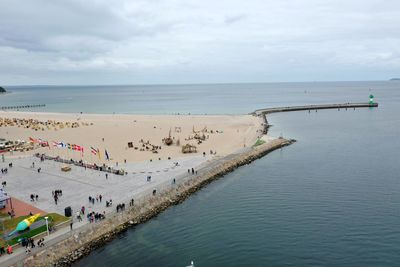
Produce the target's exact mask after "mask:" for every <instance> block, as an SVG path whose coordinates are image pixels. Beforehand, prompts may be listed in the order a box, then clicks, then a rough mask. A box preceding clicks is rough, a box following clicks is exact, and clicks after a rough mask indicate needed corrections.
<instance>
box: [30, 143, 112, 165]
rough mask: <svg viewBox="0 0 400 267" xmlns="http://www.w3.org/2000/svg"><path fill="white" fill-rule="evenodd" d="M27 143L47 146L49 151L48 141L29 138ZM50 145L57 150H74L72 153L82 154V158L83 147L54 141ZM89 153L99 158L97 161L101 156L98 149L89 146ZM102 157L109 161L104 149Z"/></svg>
mask: <svg viewBox="0 0 400 267" xmlns="http://www.w3.org/2000/svg"><path fill="white" fill-rule="evenodd" d="M29 141H31V142H32V143H35V144H39V145H41V146H47V147H49V149H50V145H49V142H48V141H44V140H42V139H40V138H38V139H36V138H32V137H29ZM52 145H53V147H57V148H65V149H70V150H74V151H79V152H81V153H82V156H83V152H84V148H83V146H80V145H76V144H70V143H64V142H56V141H53V143H52ZM90 152H91V153H92V154H93V155H95V156H96V155H97V156H98V157H99V159H101V156H100V154H101V153H100V150H99V149H98V148H97V149H96V148H94V147H92V146H91V147H90ZM104 155H105V158H106V160H110V156H109V155H108V152H107V150H106V149H105V150H104Z"/></svg>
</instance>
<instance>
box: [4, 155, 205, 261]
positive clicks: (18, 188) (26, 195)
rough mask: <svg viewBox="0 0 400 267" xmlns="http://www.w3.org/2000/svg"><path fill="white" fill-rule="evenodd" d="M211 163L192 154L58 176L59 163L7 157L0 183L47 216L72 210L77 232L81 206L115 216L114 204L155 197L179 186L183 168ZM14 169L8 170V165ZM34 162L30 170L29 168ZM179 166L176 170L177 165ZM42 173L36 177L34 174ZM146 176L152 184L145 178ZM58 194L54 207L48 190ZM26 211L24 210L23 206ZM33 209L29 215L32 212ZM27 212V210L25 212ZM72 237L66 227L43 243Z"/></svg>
mask: <svg viewBox="0 0 400 267" xmlns="http://www.w3.org/2000/svg"><path fill="white" fill-rule="evenodd" d="M209 160H210V156H206V157H203V156H202V155H194V156H192V157H185V158H179V159H171V160H156V161H153V162H150V161H149V162H141V163H134V164H122V165H121V164H120V166H119V167H120V168H123V169H124V170H125V171H126V172H128V175H124V176H121V175H115V174H110V173H108V177H107V178H106V175H105V172H100V171H97V170H91V169H86V170H85V168H82V167H78V166H72V170H71V171H70V172H62V171H61V167H62V166H64V164H61V163H58V162H54V161H44V162H41V161H40V159H38V158H36V157H32V156H29V157H21V158H7V157H6V161H5V162H4V163H3V162H1V163H0V168H8V173H7V174H0V182H3V181H6V182H7V185H6V186H5V190H6V192H7V193H8V194H9V195H10V196H12V197H13V198H16V199H17V200H18V201H23V202H25V203H28V204H30V205H32V206H33V207H36V208H37V209H40V210H43V211H45V212H47V213H50V212H56V213H59V214H62V215H64V209H65V207H68V206H71V207H72V210H73V216H72V218H73V222H74V223H73V228H74V229H77V228H82V227H85V225H87V224H89V222H88V220H87V219H86V218H83V221H82V222H78V221H77V219H76V217H75V212H76V211H78V210H80V208H81V207H82V206H85V209H86V212H85V214H87V212H92V211H94V212H103V211H105V212H106V216H107V215H108V214H111V213H115V209H116V205H117V204H118V203H125V205H126V206H129V201H130V199H132V198H133V199H139V198H140V197H142V196H145V195H149V194H151V192H152V191H153V190H154V189H157V191H158V192H160V191H161V190H163V189H164V188H167V187H171V186H172V182H173V179H174V178H175V179H176V182H177V183H178V182H182V181H184V179H185V178H187V177H190V176H192V174H190V175H188V169H191V168H195V169H198V168H201V166H204V165H206V163H207V162H208V161H209ZM11 162H12V164H13V167H11V168H10V167H9V166H8V164H9V163H11ZM32 163H34V168H33V167H32ZM176 163H178V165H177V164H176ZM38 168H41V171H40V173H39V172H38V171H37V169H38ZM148 176H151V181H147V177H148ZM59 189H61V190H62V192H63V195H62V196H61V197H60V198H59V201H58V203H57V204H55V202H54V199H53V197H52V191H54V190H59ZM31 194H35V195H36V194H37V195H38V196H39V198H38V201H33V202H32V201H30V195H31ZM100 194H101V195H102V196H103V200H102V202H100V201H98V202H95V203H94V204H91V203H89V200H88V197H89V196H92V197H96V195H100ZM109 199H112V201H113V206H111V207H106V203H105V201H106V200H109ZM27 206H28V205H27ZM35 211H36V210H32V212H35ZM26 212H27V213H29V211H28V210H26ZM71 233H72V232H71V231H70V227H69V224H67V225H66V227H62V228H59V229H57V230H56V231H55V232H54V233H52V234H51V235H50V236H49V237H45V244H46V246H49V245H51V244H55V243H57V242H59V241H60V240H62V239H65V238H66V237H67V236H68V235H70V234H71ZM40 250H42V248H38V247H36V248H34V250H33V251H32V253H35V254H36V253H37V252H39V251H40ZM25 257H26V254H25V250H24V249H23V248H17V249H15V250H14V253H13V254H12V255H3V256H2V257H0V266H9V265H11V264H13V263H15V262H18V261H20V260H21V259H23V258H25Z"/></svg>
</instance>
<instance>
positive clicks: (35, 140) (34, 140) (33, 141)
mask: <svg viewBox="0 0 400 267" xmlns="http://www.w3.org/2000/svg"><path fill="white" fill-rule="evenodd" d="M29 141H31V142H32V143H39V142H38V140H37V139H35V138H32V137H29Z"/></svg>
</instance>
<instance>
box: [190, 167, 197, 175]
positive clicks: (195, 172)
mask: <svg viewBox="0 0 400 267" xmlns="http://www.w3.org/2000/svg"><path fill="white" fill-rule="evenodd" d="M190 172H192V174H197V171H195V170H194V168H192V169H191V170H190V169H188V173H189V174H190Z"/></svg>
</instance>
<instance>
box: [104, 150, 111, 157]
mask: <svg viewBox="0 0 400 267" xmlns="http://www.w3.org/2000/svg"><path fill="white" fill-rule="evenodd" d="M104 154H106V160H110V157H109V156H108V153H107V149H105V153H104Z"/></svg>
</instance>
